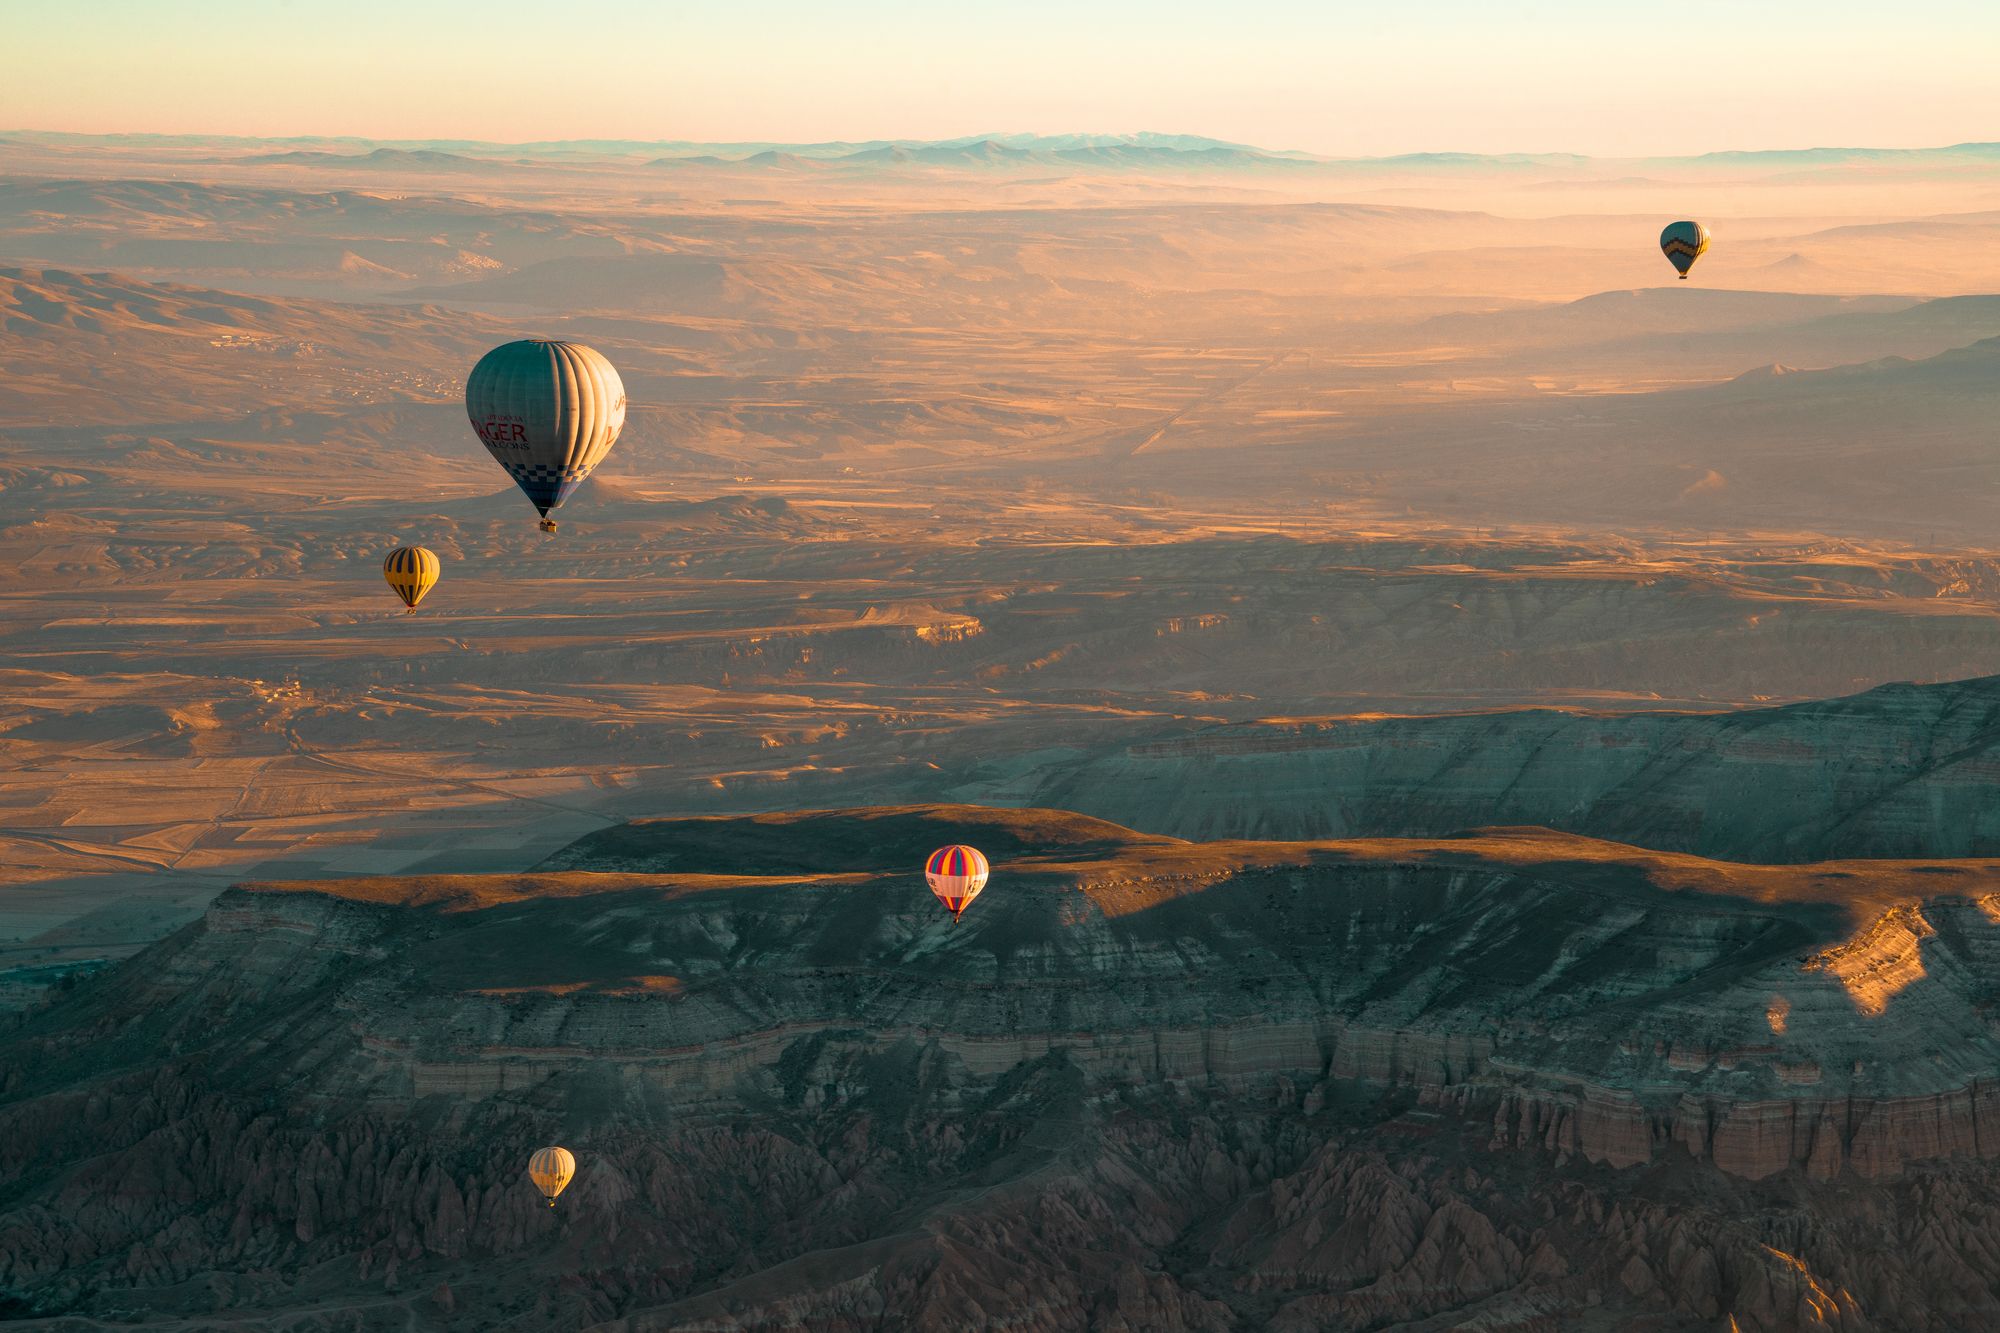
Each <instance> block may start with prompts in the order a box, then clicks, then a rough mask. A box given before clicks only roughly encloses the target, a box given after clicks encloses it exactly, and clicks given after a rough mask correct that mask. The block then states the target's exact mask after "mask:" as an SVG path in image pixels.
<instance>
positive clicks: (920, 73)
mask: <svg viewBox="0 0 2000 1333" xmlns="http://www.w3.org/2000/svg"><path fill="white" fill-rule="evenodd" d="M0 36H4V38H5V42H6V46H7V49H8V56H9V59H8V61H7V70H6V75H5V77H4V79H0V129H4V128H20V129H60V130H80V131H90V132H105V131H126V130H144V131H159V132H169V133H172V132H195V131H200V132H210V133H232V134H269V135H287V134H353V135H363V136H368V137H374V138H478V139H496V140H508V141H522V140H534V139H560V138H633V139H705V140H790V141H811V140H824V139H871V138H892V137H909V138H944V137H950V136H955V135H961V134H973V133H982V132H989V131H1008V130H1036V131H1044V132H1056V131H1066V130H1093V131H1132V130H1142V129H1147V130H1165V131H1173V132H1180V133H1194V134H1209V135H1215V136H1217V137H1220V138H1226V139H1236V140H1243V141H1247V142H1251V143H1256V144H1261V145H1264V146H1267V147H1275V148H1304V149H1309V150H1313V151H1317V152H1325V153H1337V154H1350V153H1351V154H1382V153H1397V152H1405V151H1413V150H1432V149H1438V150H1442V149H1460V150H1470V151H1487V152H1491V151H1506V150H1524V151H1526V150H1551V149H1568V150H1574V151H1580V152H1591V153H1623V154H1645V153H1667V152H1701V151H1708V150H1711V149H1717V148H1739V147H1740V148H1761V147H1803V146H1811V145H1823V144H1840V145H1905V146H1916V145H1931V144H1941V143H1950V142H1959V141H1963V140H1968V139H2000V91H1996V89H2000V0H1900V2H1899V3H1890V4H1885V3H1882V0H1811V2H1808V0H1672V3H1646V4H1640V3H1632V2H1631V0H1400V3H1395V2H1393V0H1392V2H1391V3H1382V2H1381V0H1371V2H1370V3H1365V4H1364V3H1347V2H1346V0H1334V2H1329V0H1316V2H1309V0H1261V2H1260V0H1235V2H1234V3H1221V2H1219V0H1218V2H1216V3H1205V4H1194V3H1183V2H1182V0H1144V2H1143V3H1140V2H1138V0H1133V2H1130V3H1128V2H1127V0H1007V2H1005V3H995V4H991V5H985V6H973V5H966V4H962V3H951V2H950V0H931V2H929V3H918V2H916V0H846V2H845V3H836V2H832V0H825V2H820V3H808V2H807V0H708V2H707V3H701V4H688V3H679V2H678V0H666V2H665V3H661V2H659V0H595V2H594V3H592V2H590V0H575V2H573V3H563V2H562V0H483V3H478V4H470V3H461V2H460V0H339V2H335V0H61V2H60V3H49V2H48V0H0Z"/></svg>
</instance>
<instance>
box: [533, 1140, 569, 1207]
mask: <svg viewBox="0 0 2000 1333" xmlns="http://www.w3.org/2000/svg"><path fill="white" fill-rule="evenodd" d="M575 1174H576V1158H574V1157H572V1156H570V1152H569V1149H567V1148H538V1149H536V1150H535V1155H534V1156H533V1157H530V1158H529V1159H528V1179H530V1180H532V1181H534V1182H535V1188H536V1189H538V1190H540V1191H541V1192H542V1197H543V1198H544V1199H547V1200H548V1201H549V1207H551V1208H553V1207H555V1206H556V1195H558V1194H561V1193H562V1192H563V1187H564V1186H566V1185H568V1184H569V1180H570V1177H571V1176H573V1175H575Z"/></svg>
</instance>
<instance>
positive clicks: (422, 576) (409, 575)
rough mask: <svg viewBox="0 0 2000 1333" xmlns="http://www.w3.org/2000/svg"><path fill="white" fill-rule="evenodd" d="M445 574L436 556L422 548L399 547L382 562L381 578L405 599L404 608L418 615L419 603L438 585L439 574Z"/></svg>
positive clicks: (434, 553) (397, 594)
mask: <svg viewBox="0 0 2000 1333" xmlns="http://www.w3.org/2000/svg"><path fill="white" fill-rule="evenodd" d="M443 572H444V566H443V565H442V564H441V563H439V561H438V558H437V553H436V552H434V551H428V550H425V549H424V548H423V547H421V546H398V547H397V548H396V549H395V550H393V551H391V552H389V556H388V558H387V559H386V560H384V561H383V562H382V577H383V578H385V579H387V580H388V581H389V586H390V587H391V588H394V589H395V590H396V596H398V597H400V598H402V599H403V605H404V606H407V607H409V608H410V614H411V615H415V614H416V611H417V603H418V602H421V601H423V600H424V594H425V593H427V592H429V591H430V590H431V589H432V587H434V586H435V585H436V584H437V581H438V575H439V574H441V573H443Z"/></svg>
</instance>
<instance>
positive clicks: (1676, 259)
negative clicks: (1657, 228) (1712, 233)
mask: <svg viewBox="0 0 2000 1333" xmlns="http://www.w3.org/2000/svg"><path fill="white" fill-rule="evenodd" d="M1660 251H1661V253H1663V254H1664V255H1666V257H1667V262H1668V263H1669V264H1672V265H1673V266H1674V267H1675V268H1676V269H1678V270H1680V275H1681V276H1682V277H1683V278H1685V277H1686V276H1687V275H1688V270H1689V269H1691V268H1693V267H1694V261H1695V260H1697V259H1700V258H1701V257H1702V256H1703V255H1705V254H1707V253H1708V228H1706V227H1704V226H1702V225H1701V224H1700V223H1699V222H1669V223H1668V224H1667V229H1666V230H1665V231H1663V232H1661V233H1660Z"/></svg>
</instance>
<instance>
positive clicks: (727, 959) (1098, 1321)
mask: <svg viewBox="0 0 2000 1333" xmlns="http://www.w3.org/2000/svg"><path fill="white" fill-rule="evenodd" d="M952 838H963V839H965V840H968V841H972V842H974V843H976V844H978V845H981V846H983V847H985V848H986V849H987V850H988V851H989V853H990V854H991V855H992V856H993V859H994V861H995V863H996V873H995V881H994V884H993V887H992V888H990V889H989V890H988V892H987V893H986V895H985V896H983V897H982V898H981V899H980V900H979V901H978V903H977V904H975V906H974V908H973V910H972V911H971V912H970V913H968V915H967V917H966V919H965V922H964V923H963V924H962V925H960V926H957V927H953V926H951V925H950V924H949V923H948V921H947V920H944V919H942V918H941V914H940V913H939V912H938V909H937V908H936V907H935V906H934V904H933V903H932V902H931V900H930V898H929V896H928V894H927V893H926V892H925V891H924V889H923V887H922V885H921V882H920V880H919V879H918V877H917V876H915V875H914V874H907V873H904V874H894V875H883V874H879V873H875V872H874V868H876V867H880V866H883V865H893V866H897V867H904V866H912V865H916V864H918V863H919V859H918V858H919V856H920V852H921V850H927V849H928V848H929V847H931V846H935V845H937V844H938V843H940V842H943V841H947V840H950V839H952ZM558 861H559V862H560V863H561V865H562V867H563V868H561V869H551V870H550V871H549V872H548V873H545V874H536V875H525V876H501V877H434V878H424V879H402V880H356V881H346V882H340V883H315V884H265V885H248V886H244V887H241V888H238V889H235V890H231V891H230V892H228V893H226V894H224V895H223V896H222V897H221V898H219V899H218V900H217V902H216V904H215V905H214V907H213V908H212V909H211V910H210V911H209V913H208V915H207V917H206V918H205V919H204V920H203V921H202V922H200V923H198V924H196V925H194V926H191V927H189V928H188V929H186V930H184V931H183V932H181V933H180V934H178V935H176V936H175V937H173V938H171V939H169V940H167V941H165V942H163V943H162V944H160V945H158V946H156V947H155V948H153V949H151V950H149V951H148V952H147V953H145V954H142V955H140V956H139V957H138V958H136V959H134V960H132V961H131V962H130V963H128V964H126V965H124V966H122V967H120V968H118V969H116V970H115V971H112V972H110V973H107V974H104V975H101V976H99V977H96V978H93V979H91V980H89V981H87V982H85V983H83V984H82V985H80V986H79V987H78V988H77V989H76V990H75V991H74V992H72V993H70V994H69V995H67V996H65V997H63V998H62V999H61V1000H60V1001H59V1002H58V1003H57V1004H55V1005H54V1006H52V1007H50V1008H48V1009H47V1010H45V1011H43V1012H41V1013H39V1014H37V1015H35V1016H34V1017H33V1018H32V1019H31V1020H30V1021H29V1022H28V1023H26V1024H25V1025H24V1026H23V1027H21V1028H20V1029H19V1030H18V1031H16V1032H15V1033H13V1034H12V1036H11V1037H10V1038H9V1039H8V1040H7V1042H6V1045H5V1047H4V1048H3V1049H0V1061H4V1064H0V1069H4V1075H0V1077H4V1080H5V1082H4V1085H0V1097H4V1101H0V1209H4V1211H0V1299H5V1300H7V1301H11V1302H12V1304H11V1305H8V1306H0V1309H4V1310H6V1311H7V1312H8V1313H11V1314H14V1315H27V1314H31V1313H39V1314H43V1315H47V1316H49V1317H51V1318H52V1319H53V1318H55V1317H56V1316H60V1315H69V1316H73V1317H75V1318H77V1319H83V1318H94V1319H98V1320H109V1319H118V1318H127V1317H132V1318H138V1317H141V1316H144V1317H147V1318H157V1319H168V1318H190V1319H193V1320H195V1321H196V1322H197V1323H198V1322H199V1321H200V1320H201V1319H202V1318H203V1317H205V1316H212V1315H217V1314H219V1313H221V1312H223V1311H230V1312H232V1313H233V1314H234V1315H235V1316H237V1317H238V1318H243V1319H263V1320H265V1321H266V1322H268V1323H270V1324H277V1323H279V1322H283V1323H284V1324H285V1326H286V1327H292V1328H319V1327H324V1328H334V1327H339V1328H356V1327H361V1328H373V1327H384V1328H387V1327H392V1326H393V1327H396V1328H407V1327H413V1326H414V1327H437V1328H466V1329H472V1328H486V1327H492V1326H494V1325H496V1324H499V1323H502V1322H505V1321H512V1322H511V1323H510V1324H509V1326H510V1327H520V1328H574V1327H584V1326H589V1325H592V1324H602V1325H603V1326H605V1327H608V1328H620V1329H750V1328H760V1329H764V1328H814V1329H819V1328H853V1329H888V1328H920V1329H930V1328H935V1329H947V1328H964V1327H972V1326H980V1325H982V1324H987V1323H991V1322H999V1321H1001V1320H1006V1321H1009V1322H1010V1323H1012V1324H1013V1325H1014V1326H1018V1327H1021V1328H1027V1329H1041V1328H1048V1329H1058V1328H1132V1329H1138V1328H1148V1329H1153V1328H1167V1329H1175V1328H1184V1329H1238V1328H1262V1327H1274V1328H1294V1329H1317V1328H1380V1327H1410V1328H1419V1327H1422V1328H1445V1327H1452V1328H1483V1329H1522V1330H1526V1329H1556V1328H1606V1329H1608V1328H1642V1327H1649V1328H1661V1329H1676V1328H1704V1329H1708V1328H1727V1327H1729V1323H1728V1321H1729V1320H1730V1319H1732V1318H1733V1319H1734V1320H1735V1326H1736V1327H1737V1328H1739V1329H1745V1330H1748V1329H1770V1330H1777V1329H1792V1328H1841V1329H1862V1328H1881V1329H1892V1328H1915V1329H1940V1330H1941V1329H1956V1328H1965V1327H1977V1326H1983V1325H1986V1324H1990V1323H1992V1322H1994V1321H1995V1320H2000V1293H1996V1290H1995V1287H1994V1285H1993V1279H1992V1277H1991V1274H1990V1271H1989V1270H1990V1264H1989V1263H1987V1262H1986V1257H1985V1256H1986V1255H1987V1254H1988V1253H1989V1247H1990V1246H1991V1245H1992V1244H1993V1243H1994V1242H1995V1240H1996V1234H1995V1231H1996V1227H2000V1168H1996V1166H1995V1165H1994V1164H1993V1159H1994V1158H1995V1157H1996V1156H2000V1088H1996V1079H1995V1072H1996V1070H2000V1032H1996V1030H1995V1028H1994V1024H1993V1022H1992V1020H1991V1018H1990V1017H1989V1015H1990V1013H1991V1012H1992V1007H1993V1004H1994V1000H1995V998H1996V996H1995V991H1996V989H2000V980H1996V979H2000V899H1996V898H1993V897H1990V896H1989V895H1990V894H1992V893H1993V892H1994V891H1995V888H1996V886H2000V865H1995V864H1993V863H1987V862H1936V863H1878V864H1862V863H1853V864H1829V865H1817V866H1801V867H1783V868H1769V867H1749V866H1735V865H1728V864H1723V863H1717V862H1709V861H1702V860H1698V859H1696V858H1692V857H1686V856H1672V855H1661V854H1651V853H1641V852H1635V851H1633V850H1632V849H1629V848H1624V847H1619V846H1615V845H1610V844H1604V843H1596V842H1591V841H1589V840H1586V839H1579V838H1572V837H1562V836H1558V835H1552V834H1548V833H1545V832H1541V831H1536V830H1519V831H1502V832H1497V833H1493V834H1489V835H1486V836H1482V837H1478V838H1465V839H1451V840H1444V841H1430V842H1421V841H1389V840H1382V841H1372V842H1349V843H1324V844H1290V845H1287V844H1250V843H1209V844H1190V843H1182V842H1177V841H1175V840H1172V839H1166V838H1158V837H1147V836H1143V835H1136V834H1131V833H1128V832H1126V831H1125V830H1123V829H1119V828H1117V827H1116V826H1113V825H1108V824H1103V823H1100V822H1097V821H1091V820H1083V819H1078V818H1075V817H1072V816H1064V815H1059V814H1056V813H1054V812H1048V811H1025V812H1012V811H1008V812H1000V811H981V810H975V809H970V808H965V807H938V808H924V809H910V810H895V811H858V812H845V813H838V814H831V815H824V816H799V817H761V818H758V819H754V820H692V821H663V822H658V823H651V824H641V825H634V826H629V827H627V828H623V829H616V830H609V831H607V832H606V833H604V834H600V835H595V836H593V837H592V838H589V839H585V840H584V841H583V842H582V843H579V844H577V845H576V846H575V847H573V848H571V849H570V850H569V851H568V852H567V853H565V854H564V855H563V856H561V857H559V858H558ZM650 866H662V867H666V868H668V869H669V870H670V871H671V873H666V874H662V873H652V872H651V871H649V869H648V867H650ZM746 871H769V872H775V873H773V874H771V875H767V876H760V875H754V874H746V873H744V872H746ZM551 1141H554V1142H563V1143H566V1144H568V1145H569V1146H570V1147H572V1148H573V1149H574V1150H575V1151H576V1152H577V1155H578V1160H579V1163H580V1169H579V1173H578V1177H577V1180H576V1182H575V1184H574V1185H573V1186H572V1187H571V1189H570V1190H569V1192H568V1193H567V1194H565V1195H564V1197H563V1199H562V1200H561V1202H560V1206H559V1207H557V1208H556V1209H554V1210H550V1209H547V1208H544V1207H542V1206H541V1203H540V1200H539V1198H538V1197H537V1196H536V1195H535V1193H534V1191H533V1190H532V1188H530V1187H529V1185H528V1184H527V1183H526V1181H525V1180H524V1178H523V1175H522V1171H523V1163H524V1162H525V1160H526V1157H527V1154H528V1153H529V1152H530V1151H531V1150H532V1149H533V1148H534V1147H536V1146H538V1145H539V1144H541V1143H544V1142H551ZM1864 1185H1865V1186H1866V1188H1862V1186H1864ZM51 1326H52V1327H55V1326H63V1325H61V1324H51ZM71 1326H75V1327H82V1326H83V1325H82V1324H80V1323H79V1324H75V1325H71Z"/></svg>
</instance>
